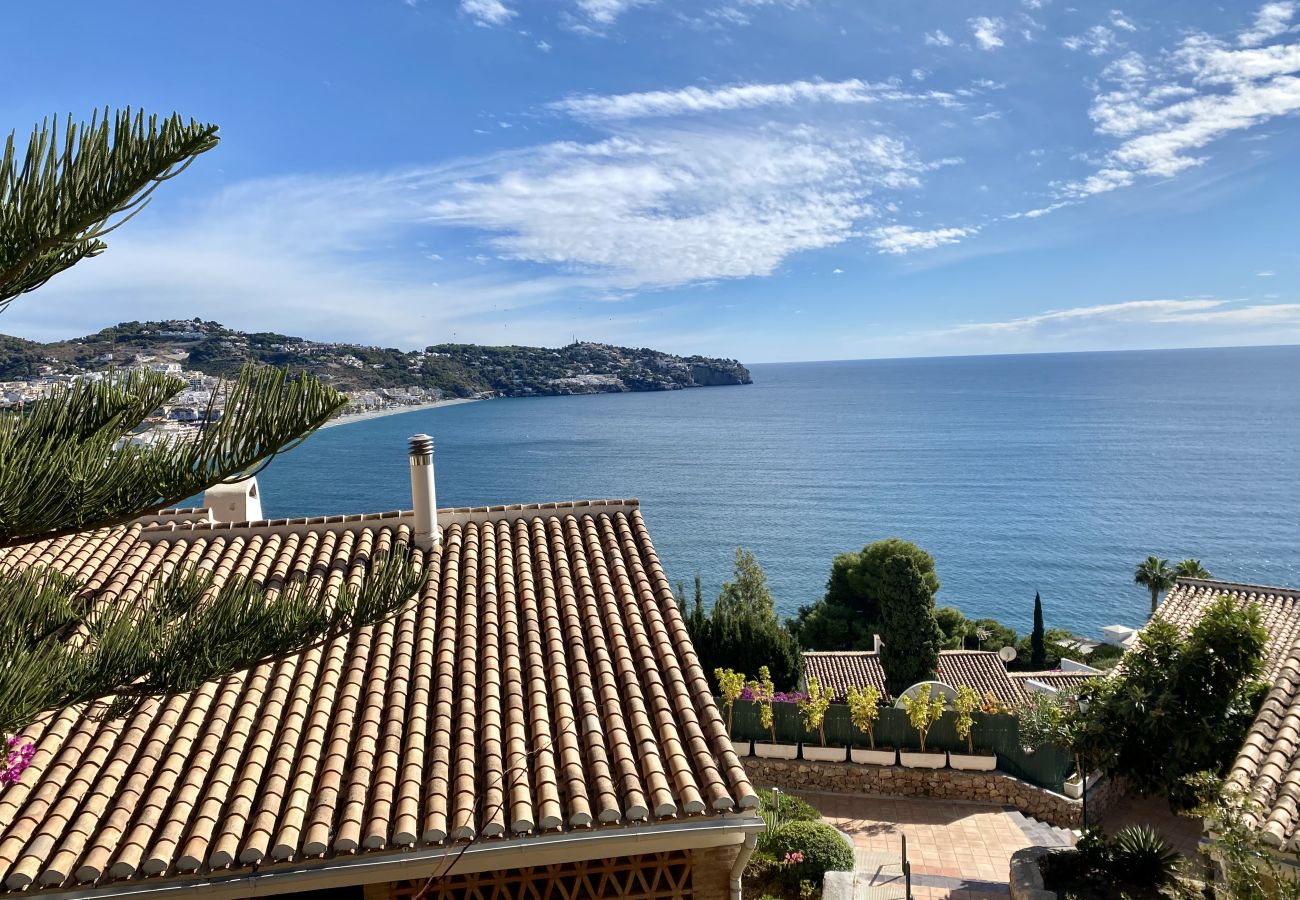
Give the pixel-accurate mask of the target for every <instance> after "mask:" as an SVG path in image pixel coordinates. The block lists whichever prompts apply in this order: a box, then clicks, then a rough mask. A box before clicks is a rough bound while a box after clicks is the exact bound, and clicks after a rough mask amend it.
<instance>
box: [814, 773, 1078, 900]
mask: <svg viewBox="0 0 1300 900" xmlns="http://www.w3.org/2000/svg"><path fill="white" fill-rule="evenodd" d="M795 793H797V794H798V795H799V796H801V797H803V798H805V799H806V800H808V802H810V803H812V804H813V805H815V806H816V807H817V808H819V809H820V810H821V811H822V814H823V815H824V816H825V817H826V819H827V821H829V822H830V823H831V824H833V825H834V826H835V827H836V828H839V829H840V830H841V831H843V832H844V833H846V834H847V835H849V837H851V838H852V839H853V844H854V853H855V857H856V861H857V867H856V878H855V883H854V891H853V897H854V900H902V898H903V894H904V890H903V882H902V877H901V875H900V874H899V850H900V845H901V838H902V836H903V835H906V836H907V851H908V856H909V857H910V859H911V861H912V895H913V897H915V898H916V900H946V898H956V900H985V898H988V900H1006V898H1007V897H1009V896H1010V889H1009V887H1008V885H1007V873H1008V871H1009V869H1010V865H1011V854H1013V853H1015V852H1016V851H1017V850H1020V849H1023V848H1025V847H1032V846H1068V845H1069V844H1070V843H1072V842H1073V837H1072V835H1071V834H1070V832H1068V831H1064V830H1062V829H1059V828H1053V827H1051V826H1049V825H1044V824H1042V823H1039V822H1035V821H1034V820H1032V819H1027V818H1025V817H1024V816H1023V815H1021V814H1020V813H1019V812H1017V811H1016V810H1014V809H1011V808H1002V807H996V806H985V805H980V804H975V803H962V802H957V801H950V800H928V799H918V798H909V797H878V796H862V795H852V794H828V793H816V792H812V791H796V792H795Z"/></svg>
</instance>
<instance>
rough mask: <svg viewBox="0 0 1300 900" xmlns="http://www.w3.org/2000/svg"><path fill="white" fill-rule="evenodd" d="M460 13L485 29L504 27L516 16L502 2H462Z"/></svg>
mask: <svg viewBox="0 0 1300 900" xmlns="http://www.w3.org/2000/svg"><path fill="white" fill-rule="evenodd" d="M460 11H461V12H463V13H464V14H465V15H467V16H470V17H472V18H473V19H474V21H475V22H477V23H478V24H479V25H482V26H484V27H488V26H491V25H504V24H505V23H506V22H509V21H510V20H511V18H513V17H514V15H515V11H514V10H512V9H511V8H510V7H508V6H506V5H505V4H504V3H502V2H501V0H460Z"/></svg>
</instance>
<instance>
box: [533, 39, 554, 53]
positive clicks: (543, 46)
mask: <svg viewBox="0 0 1300 900" xmlns="http://www.w3.org/2000/svg"><path fill="white" fill-rule="evenodd" d="M536 46H537V49H538V50H541V51H542V52H543V53H550V52H551V45H550V44H548V43H547V42H546V41H538V42H537V45H536Z"/></svg>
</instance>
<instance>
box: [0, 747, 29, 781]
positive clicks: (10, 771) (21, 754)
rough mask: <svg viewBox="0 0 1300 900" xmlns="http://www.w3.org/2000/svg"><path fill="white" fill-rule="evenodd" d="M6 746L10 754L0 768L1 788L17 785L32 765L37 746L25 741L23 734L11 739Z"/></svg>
mask: <svg viewBox="0 0 1300 900" xmlns="http://www.w3.org/2000/svg"><path fill="white" fill-rule="evenodd" d="M5 746H6V747H7V748H8V750H9V754H8V755H7V756H6V757H5V760H4V764H3V766H0V787H8V786H9V785H11V784H17V783H18V779H19V778H21V777H22V774H23V771H24V770H25V769H26V768H27V767H28V766H30V765H31V764H32V756H33V755H34V754H35V753H36V745H35V744H33V743H32V742H31V741H24V740H23V736H22V735H21V734H15V735H14V736H13V737H11V738H9V740H8V741H6V742H5Z"/></svg>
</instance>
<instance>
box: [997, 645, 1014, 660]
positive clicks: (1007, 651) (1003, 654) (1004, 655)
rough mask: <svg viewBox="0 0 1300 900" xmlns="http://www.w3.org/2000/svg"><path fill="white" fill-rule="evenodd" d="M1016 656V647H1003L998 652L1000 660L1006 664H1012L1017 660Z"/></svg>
mask: <svg viewBox="0 0 1300 900" xmlns="http://www.w3.org/2000/svg"><path fill="white" fill-rule="evenodd" d="M1016 656H1017V653H1016V648H1015V647H1003V648H1002V649H1001V650H999V651H998V659H1000V660H1002V661H1003V662H1004V663H1009V662H1011V660H1013V659H1015V658H1016Z"/></svg>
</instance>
